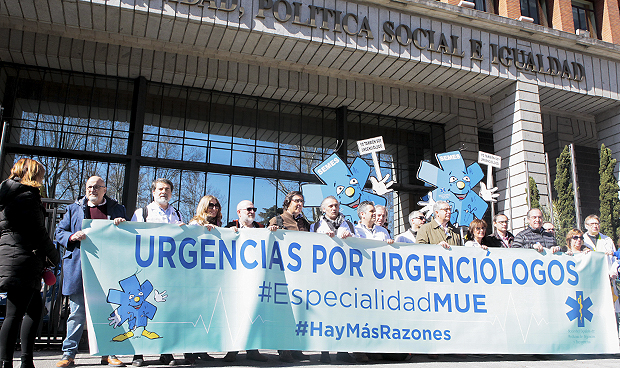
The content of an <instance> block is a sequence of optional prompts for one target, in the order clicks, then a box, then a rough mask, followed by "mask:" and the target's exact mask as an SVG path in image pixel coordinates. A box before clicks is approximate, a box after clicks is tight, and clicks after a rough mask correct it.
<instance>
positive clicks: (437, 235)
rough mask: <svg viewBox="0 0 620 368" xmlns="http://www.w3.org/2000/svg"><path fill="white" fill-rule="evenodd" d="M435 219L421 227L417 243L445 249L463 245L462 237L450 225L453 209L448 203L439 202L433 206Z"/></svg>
mask: <svg viewBox="0 0 620 368" xmlns="http://www.w3.org/2000/svg"><path fill="white" fill-rule="evenodd" d="M433 212H434V214H435V216H434V218H433V219H432V220H431V221H430V222H429V223H427V224H424V225H422V226H421V227H420V230H419V231H418V238H417V241H418V243H420V244H439V245H441V246H442V247H444V248H445V249H450V246H451V245H454V246H457V245H461V236H460V235H459V233H458V232H457V230H456V229H455V228H454V226H453V225H452V224H451V223H450V216H451V215H452V207H450V204H449V203H448V202H446V201H437V202H435V204H434V205H433Z"/></svg>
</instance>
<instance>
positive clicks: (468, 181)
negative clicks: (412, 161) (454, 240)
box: [418, 151, 497, 226]
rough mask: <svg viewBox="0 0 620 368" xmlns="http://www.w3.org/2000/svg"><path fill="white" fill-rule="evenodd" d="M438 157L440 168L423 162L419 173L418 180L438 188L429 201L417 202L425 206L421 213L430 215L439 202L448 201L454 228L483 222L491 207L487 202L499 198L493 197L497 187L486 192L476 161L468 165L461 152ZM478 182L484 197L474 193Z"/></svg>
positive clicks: (429, 194) (439, 154) (431, 194)
mask: <svg viewBox="0 0 620 368" xmlns="http://www.w3.org/2000/svg"><path fill="white" fill-rule="evenodd" d="M436 156H437V162H438V163H439V167H437V166H435V165H432V164H430V163H428V162H426V161H422V163H421V164H420V169H419V170H418V179H420V180H422V181H424V182H426V183H428V184H431V185H433V186H436V187H437V189H435V190H433V191H432V192H429V193H428V201H427V202H419V203H418V204H420V205H424V208H423V209H422V211H423V212H426V213H427V214H431V213H432V212H433V210H432V208H433V205H434V204H435V202H436V201H446V202H448V203H449V204H450V206H451V207H452V216H451V217H450V222H451V223H452V224H454V225H455V226H458V225H459V224H460V225H468V224H469V223H470V222H471V221H472V220H473V219H474V218H479V219H481V218H482V217H483V216H484V214H485V213H486V211H487V209H488V207H489V205H488V204H487V202H485V201H488V200H489V199H490V198H492V197H493V198H494V197H496V196H497V194H493V193H494V192H495V191H496V190H497V188H492V189H487V187H486V185H485V184H484V183H481V182H480V181H481V180H482V179H483V177H484V173H483V171H482V168H480V165H479V164H478V163H477V162H474V163H473V164H471V165H469V166H466V165H465V161H464V160H463V156H461V153H460V152H459V151H453V152H445V153H438V154H437V155H436ZM478 183H480V196H482V198H481V197H480V196H479V195H478V194H476V193H475V192H474V191H473V188H474V187H475V186H476V185H477V184H478ZM483 198H484V199H483ZM427 216H428V215H427Z"/></svg>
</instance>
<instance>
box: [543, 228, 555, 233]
mask: <svg viewBox="0 0 620 368" xmlns="http://www.w3.org/2000/svg"><path fill="white" fill-rule="evenodd" d="M545 231H551V232H552V233H555V229H545Z"/></svg>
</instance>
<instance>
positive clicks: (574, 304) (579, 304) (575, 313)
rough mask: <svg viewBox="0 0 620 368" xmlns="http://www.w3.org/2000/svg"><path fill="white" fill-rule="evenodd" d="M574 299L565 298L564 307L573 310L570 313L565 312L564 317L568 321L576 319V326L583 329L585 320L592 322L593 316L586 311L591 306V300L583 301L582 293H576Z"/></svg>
mask: <svg viewBox="0 0 620 368" xmlns="http://www.w3.org/2000/svg"><path fill="white" fill-rule="evenodd" d="M575 296H576V299H573V298H571V297H570V296H569V297H568V298H566V305H568V306H569V307H571V308H573V309H571V310H570V311H568V312H566V316H567V317H568V319H569V320H570V321H572V320H574V319H575V318H577V326H579V327H585V320H584V319H587V320H588V321H590V322H592V317H593V314H592V312H590V311H589V310H588V308H590V307H591V306H592V304H593V303H592V300H590V297H588V298H586V299H585V300H584V299H583V291H577V292H576V295H575Z"/></svg>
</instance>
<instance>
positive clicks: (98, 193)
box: [56, 176, 125, 368]
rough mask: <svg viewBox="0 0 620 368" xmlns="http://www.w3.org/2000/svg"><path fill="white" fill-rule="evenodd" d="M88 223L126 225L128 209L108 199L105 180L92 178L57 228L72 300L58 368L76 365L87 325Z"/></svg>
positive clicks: (111, 359) (113, 362) (114, 362)
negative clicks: (83, 253) (84, 250)
mask: <svg viewBox="0 0 620 368" xmlns="http://www.w3.org/2000/svg"><path fill="white" fill-rule="evenodd" d="M84 219H113V220H114V224H115V225H118V224H120V223H121V222H123V221H125V207H124V206H123V205H120V204H118V203H117V202H116V201H115V200H113V199H112V198H109V197H108V196H107V195H106V187H105V183H104V182H103V179H101V178H100V177H98V176H92V177H91V178H89V179H88V181H86V195H85V196H84V197H82V198H80V199H78V200H76V201H75V203H72V204H70V205H69V206H67V212H66V213H65V215H64V217H63V218H62V220H61V221H60V222H59V223H58V226H56V241H58V243H60V244H61V245H62V246H63V247H64V248H65V249H66V250H65V254H64V256H63V266H62V267H63V282H62V293H63V295H67V296H69V309H70V313H69V317H68V319H67V336H66V338H65V340H64V341H63V342H62V358H61V359H60V361H58V362H57V363H56V367H60V368H66V367H71V366H73V365H74V360H75V355H76V354H77V351H78V345H79V342H80V338H81V337H82V331H84V325H85V324H86V304H85V301H84V287H83V284H82V262H81V258H80V242H81V241H82V240H84V239H86V234H85V233H84V232H83V231H82V220H84ZM101 363H102V364H108V365H110V366H116V367H121V366H124V365H123V363H122V362H121V361H120V360H118V359H117V358H116V356H114V355H110V356H102V357H101Z"/></svg>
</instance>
